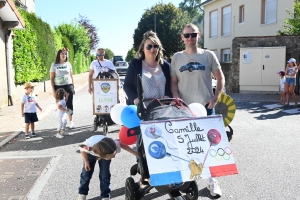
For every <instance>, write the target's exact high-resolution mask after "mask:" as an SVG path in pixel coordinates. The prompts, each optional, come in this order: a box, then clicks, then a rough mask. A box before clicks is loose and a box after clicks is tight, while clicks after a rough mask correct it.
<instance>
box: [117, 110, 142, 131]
mask: <svg viewBox="0 0 300 200" xmlns="http://www.w3.org/2000/svg"><path fill="white" fill-rule="evenodd" d="M121 121H122V123H123V124H124V126H126V127H127V128H133V127H136V126H140V118H139V117H138V116H137V107H136V106H135V105H130V106H126V107H125V108H124V109H123V110H122V113H121Z"/></svg>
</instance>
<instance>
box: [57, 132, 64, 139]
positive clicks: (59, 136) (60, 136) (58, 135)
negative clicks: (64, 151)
mask: <svg viewBox="0 0 300 200" xmlns="http://www.w3.org/2000/svg"><path fill="white" fill-rule="evenodd" d="M55 137H57V138H60V139H61V138H64V136H62V135H61V134H59V133H57V134H56V135H55Z"/></svg>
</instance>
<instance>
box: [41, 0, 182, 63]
mask: <svg viewBox="0 0 300 200" xmlns="http://www.w3.org/2000/svg"><path fill="white" fill-rule="evenodd" d="M181 1H182V0H164V1H163V3H169V2H171V3H173V4H174V5H175V6H176V7H178V5H179V3H180V2H181ZM158 2H161V1H159V0H147V1H144V0H127V1H124V0H108V1H103V0H84V1H83V0H81V1H79V0H37V1H36V2H35V13H36V15H37V16H38V17H40V18H41V19H42V20H43V21H45V22H47V23H48V24H50V26H51V27H52V28H53V27H54V26H57V25H59V24H61V23H70V22H71V21H72V20H73V19H75V18H77V19H78V16H79V14H81V15H83V16H86V17H87V18H88V19H90V20H91V23H92V24H93V25H94V26H96V27H97V28H98V37H99V38H100V43H99V44H98V47H99V48H100V47H103V48H109V49H111V50H112V51H113V52H114V53H115V55H122V56H123V57H124V58H125V57H126V55H127V51H128V50H129V49H130V48H131V47H132V44H133V39H132V36H133V33H134V29H135V28H137V25H138V22H139V21H140V19H141V17H142V14H143V13H144V12H145V10H146V9H148V8H151V7H152V6H154V5H155V4H156V3H158Z"/></svg>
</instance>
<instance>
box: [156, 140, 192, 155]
mask: <svg viewBox="0 0 300 200" xmlns="http://www.w3.org/2000/svg"><path fill="white" fill-rule="evenodd" d="M160 137H162V136H160ZM162 138H163V139H165V140H166V141H167V146H168V147H169V145H168V142H169V143H170V144H172V145H173V146H174V147H176V149H178V150H179V151H181V153H183V154H184V155H186V157H188V158H190V159H191V160H192V158H191V157H190V156H188V155H187V154H185V153H184V152H183V151H182V150H181V149H180V148H178V147H177V146H176V145H175V144H173V143H172V142H170V141H169V140H167V139H166V138H164V137H162ZM169 148H170V147H169Z"/></svg>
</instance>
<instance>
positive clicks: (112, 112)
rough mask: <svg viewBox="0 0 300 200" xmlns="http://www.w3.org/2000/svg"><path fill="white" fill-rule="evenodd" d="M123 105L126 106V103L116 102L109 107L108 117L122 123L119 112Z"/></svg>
mask: <svg viewBox="0 0 300 200" xmlns="http://www.w3.org/2000/svg"><path fill="white" fill-rule="evenodd" d="M125 107H127V105H126V104H121V103H118V104H116V105H114V106H113V107H112V108H111V110H110V117H111V119H112V120H113V121H114V122H115V123H116V124H119V125H123V123H122V120H121V113H122V111H123V109H124V108H125Z"/></svg>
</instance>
